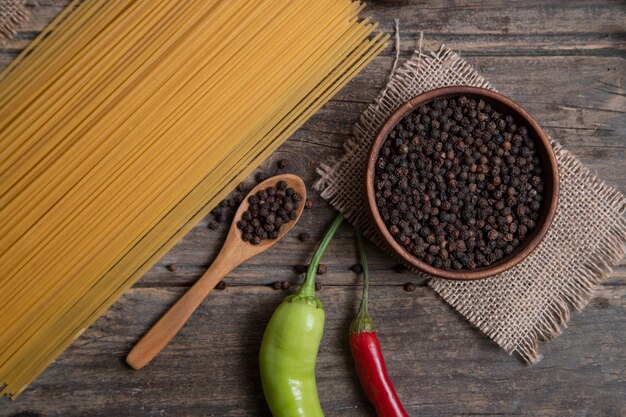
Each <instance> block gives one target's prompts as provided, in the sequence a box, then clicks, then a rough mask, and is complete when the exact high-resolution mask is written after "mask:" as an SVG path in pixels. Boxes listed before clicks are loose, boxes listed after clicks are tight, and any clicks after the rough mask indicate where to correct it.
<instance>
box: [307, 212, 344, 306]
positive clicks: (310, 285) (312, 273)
mask: <svg viewBox="0 0 626 417" xmlns="http://www.w3.org/2000/svg"><path fill="white" fill-rule="evenodd" d="M342 222H343V214H341V213H340V214H339V215H337V217H335V220H334V221H333V222H332V224H331V225H330V227H329V228H328V230H326V233H325V234H324V238H323V239H322V241H321V242H320V244H319V246H318V247H317V249H316V250H315V253H314V254H313V258H312V259H311V263H310V264H309V269H308V270H307V272H306V277H305V279H304V282H303V283H302V285H301V286H300V289H299V290H298V292H297V294H298V295H301V296H307V297H314V296H315V278H316V276H317V267H318V266H319V264H320V260H321V259H322V255H323V254H324V251H326V248H327V247H328V245H329V244H330V241H331V240H332V238H333V236H334V235H335V232H336V231H337V229H339V226H341V223H342Z"/></svg>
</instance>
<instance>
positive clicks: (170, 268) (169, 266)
mask: <svg viewBox="0 0 626 417" xmlns="http://www.w3.org/2000/svg"><path fill="white" fill-rule="evenodd" d="M176 268H177V267H176V264H175V263H171V264H169V265H168V266H167V269H169V270H170V271H172V272H174V271H176Z"/></svg>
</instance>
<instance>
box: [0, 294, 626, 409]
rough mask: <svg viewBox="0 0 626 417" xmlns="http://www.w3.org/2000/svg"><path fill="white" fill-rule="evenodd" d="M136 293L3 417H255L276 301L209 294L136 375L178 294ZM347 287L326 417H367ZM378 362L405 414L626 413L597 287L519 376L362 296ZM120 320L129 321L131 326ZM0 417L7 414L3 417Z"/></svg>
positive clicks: (420, 297)
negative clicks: (129, 363) (132, 351)
mask: <svg viewBox="0 0 626 417" xmlns="http://www.w3.org/2000/svg"><path fill="white" fill-rule="evenodd" d="M181 291H182V289H180V288H169V289H164V288H141V289H134V290H131V291H129V292H128V293H127V294H126V296H125V297H124V299H123V300H122V301H121V302H120V303H117V304H116V305H115V306H114V307H113V308H112V309H111V310H110V311H109V312H108V313H106V314H105V315H104V316H103V317H102V318H101V319H100V320H98V322H97V323H96V325H94V326H93V327H92V328H90V329H89V330H88V331H87V332H86V334H85V335H84V336H82V337H81V339H80V340H79V341H78V342H77V343H75V344H74V345H73V346H72V348H70V349H69V350H68V351H66V352H65V353H64V354H63V355H62V356H61V357H60V358H59V360H58V361H57V363H56V364H54V366H52V367H50V368H49V369H48V370H47V371H46V372H45V373H44V374H43V375H42V377H41V378H39V379H38V380H37V381H36V382H35V383H34V384H33V386H32V387H31V388H30V389H29V390H28V391H26V392H25V393H24V394H23V396H22V397H20V398H19V400H18V401H15V402H9V403H3V404H2V405H3V406H4V411H5V413H8V415H12V413H19V412H31V413H34V415H39V416H42V417H44V416H45V417H48V416H63V417H74V416H76V417H78V416H85V415H89V416H90V417H98V416H102V417H117V416H120V417H121V416H129V415H132V416H137V417H140V416H195V415H197V416H212V415H215V416H224V417H226V416H266V415H268V413H267V409H266V406H265V404H264V400H263V396H262V393H261V388H260V383H259V376H258V371H257V367H258V361H257V352H258V346H259V343H260V340H261V337H262V332H263V329H264V327H265V324H266V323H267V320H268V319H269V316H270V315H271V312H272V311H273V310H274V309H275V307H276V306H277V305H278V303H279V302H280V300H281V299H282V298H283V296H285V293H284V292H281V291H273V290H271V289H269V288H263V287H237V288H228V289H226V290H225V291H218V292H214V293H212V294H211V295H210V296H209V299H208V300H207V302H205V304H203V306H202V307H201V309H200V310H199V311H198V312H197V313H196V315H194V317H193V318H192V320H191V321H190V322H189V323H188V325H187V326H186V327H185V328H184V329H183V331H182V332H181V333H180V334H179V335H178V337H177V338H175V339H174V341H173V342H172V343H171V344H170V346H169V347H168V348H167V349H166V350H165V351H164V352H163V353H162V354H161V356H159V357H158V358H157V359H156V360H155V361H154V362H153V363H151V364H150V365H148V366H147V367H146V368H144V369H143V370H142V371H139V372H135V371H132V370H130V369H129V368H127V367H126V366H125V365H124V364H123V363H122V361H121V358H122V357H123V356H124V354H125V353H126V352H127V351H128V349H129V348H130V347H131V345H132V343H133V342H134V341H135V340H136V339H137V337H139V336H140V335H141V334H142V333H143V332H144V331H145V330H146V329H147V328H148V326H149V324H150V323H152V322H154V321H155V320H156V319H157V318H158V317H159V315H160V314H161V313H162V312H163V311H164V306H166V305H168V304H171V303H173V302H174V301H175V300H176V299H177V297H179V296H180V294H181ZM358 292H359V289H358V288H356V287H350V286H333V287H325V288H324V289H322V291H321V292H320V293H319V296H320V297H321V298H322V300H323V301H324V303H325V306H326V311H327V315H328V319H327V322H326V334H325V336H324V340H323V343H322V347H321V350H320V354H319V359H318V365H317V379H318V387H319V392H320V397H321V398H322V403H323V404H322V405H323V408H324V410H325V412H326V414H327V415H328V416H346V417H347V416H371V415H373V413H372V410H371V409H370V408H369V406H368V405H367V403H366V401H365V399H364V397H363V395H362V393H361V391H360V389H359V386H358V383H357V381H356V378H355V374H354V372H353V369H352V363H351V359H350V356H349V353H348V348H347V336H346V334H347V329H348V325H349V321H350V320H351V318H352V316H353V314H354V311H355V308H356V302H357V299H358ZM371 308H372V314H373V315H374V317H375V320H376V323H377V329H378V333H379V337H380V340H381V343H382V346H383V348H384V351H385V354H386V358H387V364H388V367H389V371H390V374H391V377H392V378H393V380H394V382H395V384H396V386H397V388H398V392H399V395H400V397H401V398H402V399H403V401H404V403H405V405H406V406H407V409H408V411H409V413H410V414H411V415H415V416H417V415H419V416H424V417H426V416H433V417H434V416H444V415H455V416H464V415H529V416H555V415H559V416H570V415H571V416H573V415H577V416H580V415H585V416H598V417H600V416H602V417H608V416H619V415H623V413H624V412H625V411H626V410H625V409H624V403H623V401H619V398H623V389H624V387H623V384H624V378H625V377H626V374H625V371H624V370H625V369H626V357H625V356H624V352H623V349H620V348H621V347H623V346H624V343H626V324H625V322H624V320H623V319H621V318H623V317H624V314H625V313H626V288H625V287H615V288H602V289H601V290H600V291H599V293H598V297H597V298H596V299H595V300H594V301H593V302H592V303H591V304H590V305H589V306H588V307H587V309H586V310H585V313H584V314H580V315H575V316H574V318H573V320H572V323H571V326H570V329H568V331H567V332H566V333H565V334H564V335H562V336H561V337H560V338H559V339H557V340H555V341H554V342H552V343H550V344H549V345H548V346H547V347H546V349H545V354H546V355H545V359H544V360H543V361H542V362H541V363H539V364H538V365H537V366H532V367H528V366H526V365H524V364H522V363H521V362H520V361H518V360H515V359H513V358H510V357H509V356H508V355H506V354H505V353H504V352H503V351H502V350H501V349H500V348H498V347H497V346H496V345H495V344H493V343H492V342H490V341H489V340H487V339H486V338H485V337H483V336H482V335H481V334H480V333H479V332H478V331H476V330H475V329H474V328H472V326H471V325H469V324H468V323H467V322H465V321H464V319H462V318H461V317H460V316H458V315H457V314H453V313H452V312H451V311H450V308H449V307H448V306H447V305H445V304H444V303H443V302H442V301H441V300H440V299H439V298H438V297H437V296H436V295H435V294H434V293H433V292H432V291H431V290H430V289H428V288H425V287H420V288H418V289H417V290H416V291H415V292H412V293H407V292H405V291H403V290H402V289H401V288H399V287H396V286H391V285H383V286H377V287H375V288H373V289H372V292H371ZM131 318H132V319H131ZM4 415H7V414H4Z"/></svg>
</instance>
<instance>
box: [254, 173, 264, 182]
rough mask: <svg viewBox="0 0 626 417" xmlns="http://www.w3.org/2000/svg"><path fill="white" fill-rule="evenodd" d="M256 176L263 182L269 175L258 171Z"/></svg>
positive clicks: (258, 180) (257, 179) (257, 180)
mask: <svg viewBox="0 0 626 417" xmlns="http://www.w3.org/2000/svg"><path fill="white" fill-rule="evenodd" d="M254 178H255V179H256V182H263V181H265V180H266V179H267V175H266V174H265V173H264V172H257V173H256V175H255V176H254Z"/></svg>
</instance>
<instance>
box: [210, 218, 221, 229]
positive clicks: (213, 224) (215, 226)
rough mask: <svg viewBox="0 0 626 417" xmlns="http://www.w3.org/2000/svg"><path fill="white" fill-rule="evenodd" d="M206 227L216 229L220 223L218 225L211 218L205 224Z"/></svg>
mask: <svg viewBox="0 0 626 417" xmlns="http://www.w3.org/2000/svg"><path fill="white" fill-rule="evenodd" d="M207 227H208V228H209V229H210V230H217V229H218V228H219V227H220V225H219V224H218V223H217V222H216V221H215V220H211V221H210V222H209V223H208V224H207Z"/></svg>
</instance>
